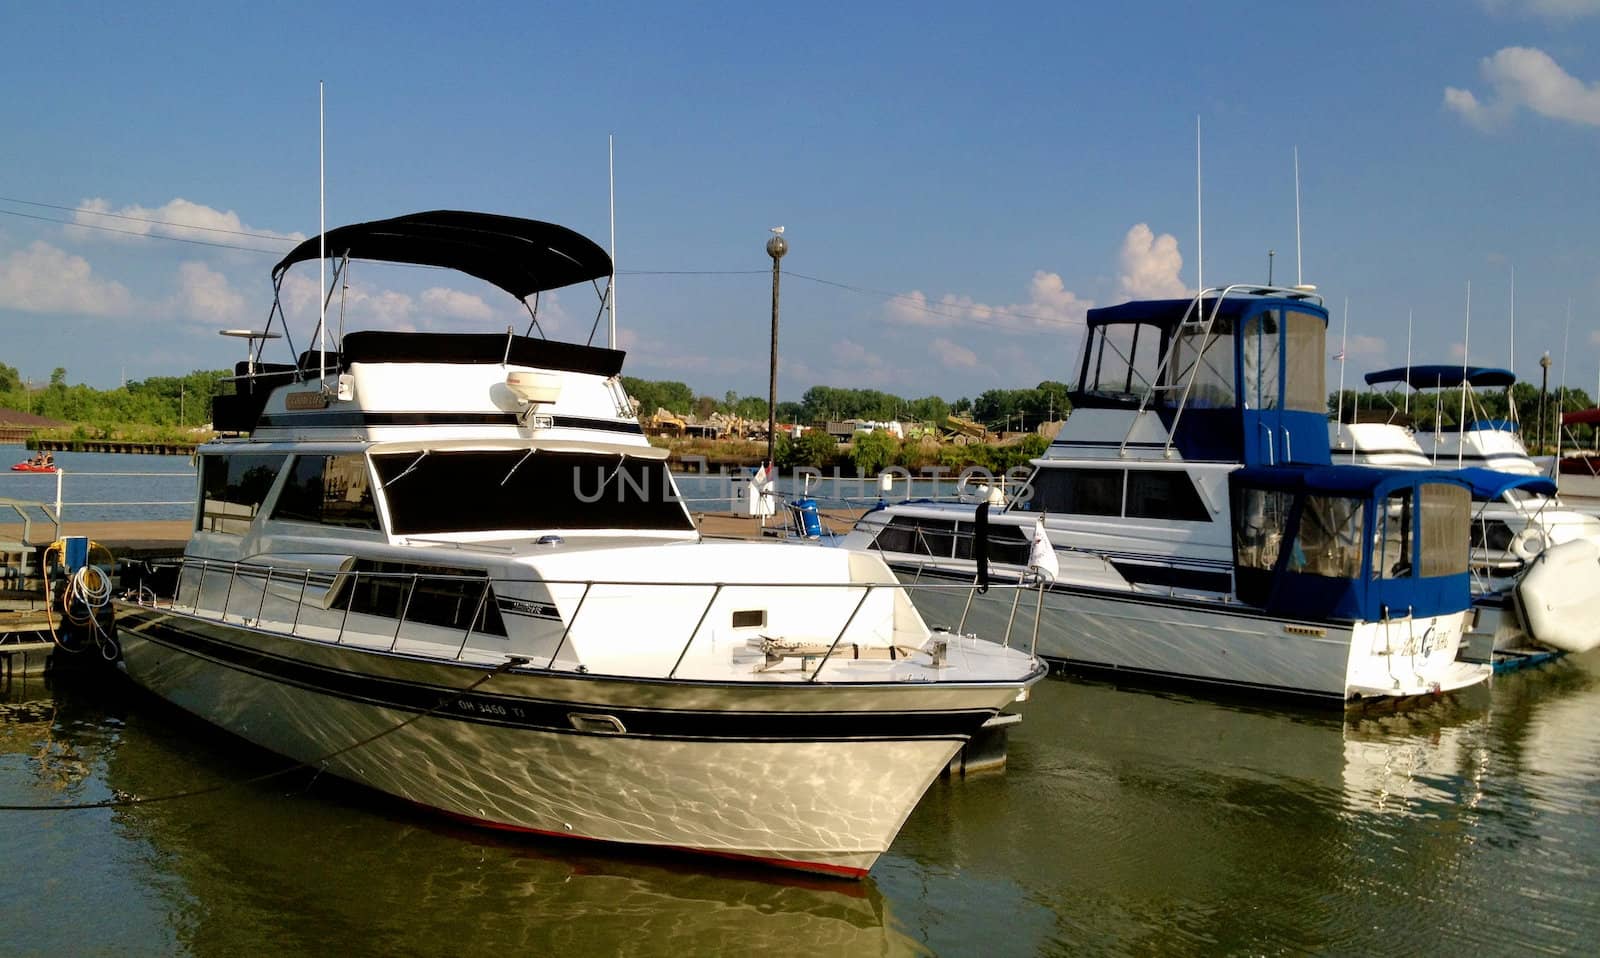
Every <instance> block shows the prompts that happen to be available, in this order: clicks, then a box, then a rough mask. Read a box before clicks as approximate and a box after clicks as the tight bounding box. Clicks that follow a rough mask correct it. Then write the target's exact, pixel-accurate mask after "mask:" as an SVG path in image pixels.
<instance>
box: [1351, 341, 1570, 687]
mask: <svg viewBox="0 0 1600 958" xmlns="http://www.w3.org/2000/svg"><path fill="white" fill-rule="evenodd" d="M1365 378H1366V381H1367V383H1368V384H1369V385H1371V386H1381V385H1387V384H1391V383H1404V384H1406V385H1408V386H1410V387H1411V388H1413V389H1415V390H1418V394H1417V396H1416V404H1417V405H1418V406H1422V405H1424V404H1425V403H1427V402H1428V401H1429V400H1430V398H1431V401H1432V403H1433V405H1434V417H1435V421H1436V422H1437V421H1438V420H1439V419H1442V418H1446V417H1451V418H1459V417H1460V413H1459V412H1457V411H1456V410H1453V409H1447V408H1441V398H1440V397H1441V393H1440V392H1438V390H1443V389H1454V388H1459V387H1461V386H1463V385H1465V386H1466V387H1468V388H1467V390H1466V394H1465V398H1464V399H1463V400H1462V401H1463V402H1465V403H1466V404H1467V408H1468V410H1470V411H1469V413H1468V416H1469V417H1472V418H1469V420H1468V421H1467V422H1466V423H1465V424H1464V425H1458V426H1457V427H1449V428H1446V427H1438V426H1436V427H1435V428H1434V429H1433V430H1422V431H1420V433H1419V432H1418V431H1416V430H1414V429H1413V428H1412V420H1411V416H1410V415H1409V413H1407V412H1406V411H1405V410H1403V409H1398V408H1391V409H1389V410H1387V411H1385V410H1362V411H1360V412H1359V413H1356V412H1352V413H1351V414H1350V415H1348V416H1345V417H1342V418H1343V420H1344V421H1339V422H1330V423H1329V424H1328V431H1329V443H1330V446H1331V448H1332V454H1333V461H1334V462H1336V463H1339V462H1343V463H1355V464H1364V465H1374V466H1389V467H1393V468H1401V469H1429V468H1440V469H1451V468H1455V467H1456V466H1457V464H1458V463H1460V464H1464V465H1463V466H1462V467H1461V468H1460V469H1459V474H1460V475H1461V476H1463V477H1464V478H1465V479H1467V481H1468V482H1470V483H1471V484H1472V488H1473V499H1474V518H1473V523H1472V570H1473V591H1474V593H1475V594H1476V595H1477V597H1478V598H1477V607H1478V615H1477V617H1476V628H1475V629H1474V633H1475V639H1474V641H1473V642H1471V643H1470V646H1469V651H1468V654H1469V655H1470V656H1471V657H1474V658H1477V657H1481V656H1483V655H1492V656H1493V658H1494V659H1495V660H1496V661H1497V663H1498V664H1500V665H1502V666H1510V665H1515V664H1521V663H1526V662H1529V661H1537V660H1539V659H1540V658H1542V657H1548V654H1549V653H1551V652H1555V651H1561V652H1581V651H1585V650H1587V649H1589V648H1592V647H1594V646H1595V645H1597V644H1600V622H1596V621H1595V620H1594V617H1593V614H1592V612H1591V611H1590V610H1592V609H1593V608H1594V606H1595V603H1597V602H1600V575H1596V573H1597V572H1600V519H1597V518H1596V517H1595V516H1594V515H1593V514H1591V513H1588V512H1583V511H1579V510H1577V509H1574V508H1572V507H1571V506H1569V505H1568V504H1567V503H1565V502H1564V501H1562V500H1561V499H1560V498H1559V497H1558V496H1557V487H1556V483H1555V481H1554V480H1553V479H1551V478H1550V477H1549V474H1548V472H1547V471H1546V470H1544V469H1542V468H1541V467H1540V466H1539V465H1538V464H1537V463H1536V462H1535V461H1534V460H1533V459H1532V458H1530V457H1529V456H1528V453H1527V449H1526V448H1525V447H1524V446H1523V445H1522V441H1521V439H1520V438H1519V437H1518V429H1517V426H1516V423H1515V422H1514V421H1512V420H1499V419H1489V418H1487V417H1484V416H1483V415H1482V412H1483V410H1482V408H1481V405H1480V404H1479V403H1478V402H1477V397H1476V394H1475V393H1473V392H1472V388H1471V387H1483V386H1489V387H1501V386H1503V387H1509V386H1510V385H1511V384H1512V383H1513V382H1514V381H1515V380H1514V377H1513V376H1512V375H1511V373H1510V372H1509V371H1508V370H1504V369H1492V368H1484V367H1476V366H1471V367H1465V368H1463V367H1461V366H1426V365H1425V366H1411V367H1403V368H1397V369H1385V370H1379V371H1377V372H1373V373H1368V374H1367V375H1366V377H1365ZM1423 390H1435V391H1434V392H1432V393H1427V392H1423ZM1458 408H1459V407H1458ZM1485 641H1486V642H1488V643H1489V645H1488V647H1486V648H1480V645H1482V644H1483V642H1485ZM1541 650H1542V652H1543V654H1541Z"/></svg>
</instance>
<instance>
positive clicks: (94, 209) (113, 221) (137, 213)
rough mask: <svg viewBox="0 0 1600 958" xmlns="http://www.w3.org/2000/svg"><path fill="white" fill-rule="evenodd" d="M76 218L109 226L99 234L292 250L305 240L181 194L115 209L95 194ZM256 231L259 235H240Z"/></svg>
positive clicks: (73, 217)
mask: <svg viewBox="0 0 1600 958" xmlns="http://www.w3.org/2000/svg"><path fill="white" fill-rule="evenodd" d="M78 207H79V208H78V210H77V212H75V213H73V216H72V220H73V222H74V223H77V224H79V225H82V226H94V227H109V229H110V230H116V231H119V232H110V231H107V230H98V229H97V230H95V231H93V233H94V235H96V236H105V237H116V236H119V235H126V234H129V233H131V234H133V235H135V236H168V237H174V238H177V239H186V240H199V241H201V242H205V243H221V244H224V245H228V246H247V247H255V248H262V249H283V250H284V251H285V252H287V251H288V246H289V244H290V243H298V242H300V241H301V240H303V239H305V235H304V234H302V233H278V232H275V231H273V230H267V229H261V228H260V227H255V226H249V225H246V224H245V223H244V221H243V220H241V219H239V214H237V213H235V212H233V211H232V210H227V211H223V210H216V209H212V208H211V207H209V206H203V205H201V204H199V203H191V202H190V201H188V200H186V199H183V198H182V197H179V198H177V199H173V200H170V201H169V202H167V203H166V204H164V205H162V206H157V207H148V206H139V205H137V204H135V205H132V206H124V207H121V208H120V209H114V208H113V207H112V205H111V201H110V200H106V199H102V198H100V197H95V198H93V199H86V200H84V201H83V202H82V203H79V204H78ZM240 234H256V235H253V236H252V235H240Z"/></svg>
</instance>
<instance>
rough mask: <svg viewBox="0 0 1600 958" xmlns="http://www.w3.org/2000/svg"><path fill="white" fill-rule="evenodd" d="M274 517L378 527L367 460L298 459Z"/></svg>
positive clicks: (337, 457) (350, 457)
mask: <svg viewBox="0 0 1600 958" xmlns="http://www.w3.org/2000/svg"><path fill="white" fill-rule="evenodd" d="M272 518H274V519H285V520H290V521H293V522H315V523H317V524H319V525H325V526H339V527H341V528H345V529H376V528H378V507H377V506H376V505H374V504H373V501H372V482H371V480H370V479H369V478H368V477H367V460H366V457H364V456H361V455H359V454H356V455H335V456H319V455H310V456H305V455H300V456H295V457H294V464H293V465H292V466H290V468H289V476H288V478H287V479H285V480H284V483H283V491H282V492H280V493H278V502H277V505H275V506H273V509H272Z"/></svg>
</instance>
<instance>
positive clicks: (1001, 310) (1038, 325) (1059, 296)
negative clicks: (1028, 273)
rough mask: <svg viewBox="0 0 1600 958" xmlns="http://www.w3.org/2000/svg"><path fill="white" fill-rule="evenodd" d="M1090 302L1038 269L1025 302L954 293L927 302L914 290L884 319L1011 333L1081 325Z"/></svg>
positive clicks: (892, 305)
mask: <svg viewBox="0 0 1600 958" xmlns="http://www.w3.org/2000/svg"><path fill="white" fill-rule="evenodd" d="M1093 305H1094V303H1093V302H1090V301H1089V300H1085V299H1080V298H1079V297H1078V295H1077V294H1076V293H1074V292H1072V291H1071V290H1069V289H1067V288H1066V284H1064V283H1063V282H1062V281H1061V276H1060V275H1059V274H1057V273H1049V272H1046V271H1044V270H1038V271H1037V272H1035V273H1034V274H1033V279H1032V280H1031V281H1030V282H1029V283H1028V302H1026V303H1020V304H1016V305H1012V306H990V305H987V304H985V303H980V302H978V301H977V300H975V299H973V298H972V297H970V296H957V295H956V294H954V293H946V294H945V295H944V296H943V297H942V298H940V299H939V300H937V301H930V300H929V299H928V297H927V295H926V294H924V293H923V292H922V291H921V290H913V291H912V292H910V293H906V294H905V295H903V296H899V297H896V298H895V299H894V300H893V301H892V302H891V303H890V304H889V306H888V310H887V313H886V316H885V318H886V319H887V320H888V321H889V322H890V323H894V324H896V325H900V326H920V327H926V328H930V329H949V328H952V327H956V326H968V325H974V326H984V327H987V328H990V329H999V330H1003V331H1005V332H1012V333H1024V332H1039V331H1052V332H1056V331H1059V330H1060V329H1061V328H1062V327H1063V326H1068V325H1075V324H1076V325H1081V324H1082V323H1083V319H1084V314H1086V313H1087V312H1088V311H1089V307H1091V306H1093Z"/></svg>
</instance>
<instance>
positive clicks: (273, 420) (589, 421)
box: [256, 409, 644, 435]
mask: <svg viewBox="0 0 1600 958" xmlns="http://www.w3.org/2000/svg"><path fill="white" fill-rule="evenodd" d="M550 419H551V425H552V426H556V427H560V428H565V429H598V430H600V431H602V432H626V433H634V434H639V435H643V433H644V430H643V429H642V428H641V427H640V426H639V424H638V423H637V422H626V421H618V420H615V419H595V418H592V417H588V416H551V417H550ZM515 425H517V417H516V414H515V413H509V412H362V411H360V410H344V409H336V410H333V411H330V412H302V413H273V414H270V415H263V416H262V417H261V419H260V420H259V421H258V422H257V423H256V428H257V429H290V428H300V429H335V428H346V427H351V426H369V427H370V426H515Z"/></svg>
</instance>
